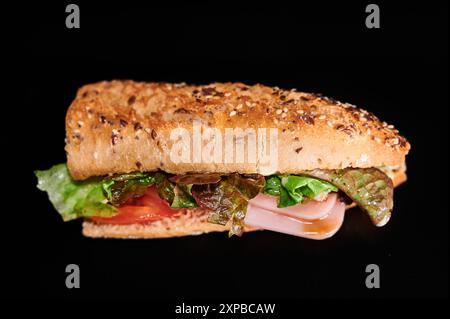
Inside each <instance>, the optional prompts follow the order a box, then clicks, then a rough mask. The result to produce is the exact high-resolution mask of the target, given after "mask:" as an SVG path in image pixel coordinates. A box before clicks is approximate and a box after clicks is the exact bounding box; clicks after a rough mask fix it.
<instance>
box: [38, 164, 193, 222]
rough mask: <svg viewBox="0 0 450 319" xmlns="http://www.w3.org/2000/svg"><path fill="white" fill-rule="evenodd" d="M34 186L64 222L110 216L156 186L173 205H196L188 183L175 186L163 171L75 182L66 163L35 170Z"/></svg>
mask: <svg viewBox="0 0 450 319" xmlns="http://www.w3.org/2000/svg"><path fill="white" fill-rule="evenodd" d="M35 175H36V177H37V178H38V185H37V187H38V188H39V189H40V190H42V191H45V192H47V194H48V196H49V199H50V201H51V203H52V204H53V206H54V207H55V209H56V210H57V211H58V213H59V214H60V215H61V217H62V218H63V220H64V221H69V220H73V219H76V218H83V217H94V216H97V217H112V216H114V215H115V214H117V207H119V206H120V205H123V204H124V203H126V202H127V201H128V200H130V199H132V198H136V197H140V196H142V195H144V193H145V192H146V190H147V189H148V187H150V186H152V185H155V186H156V189H157V191H158V194H159V196H160V197H161V198H163V199H165V200H166V201H167V202H169V204H170V205H171V207H173V208H192V207H197V204H196V203H195V200H194V198H193V197H192V194H191V193H190V189H191V187H192V185H191V186H189V185H188V186H177V185H175V184H174V183H172V182H170V181H169V179H168V178H167V176H166V175H165V174H163V173H160V172H156V173H141V172H138V173H130V174H121V175H115V176H111V177H103V178H102V177H94V178H89V179H87V180H85V181H75V180H73V179H72V177H71V176H70V174H69V171H68V169H67V166H66V164H58V165H55V166H53V167H51V168H50V169H48V170H45V171H35Z"/></svg>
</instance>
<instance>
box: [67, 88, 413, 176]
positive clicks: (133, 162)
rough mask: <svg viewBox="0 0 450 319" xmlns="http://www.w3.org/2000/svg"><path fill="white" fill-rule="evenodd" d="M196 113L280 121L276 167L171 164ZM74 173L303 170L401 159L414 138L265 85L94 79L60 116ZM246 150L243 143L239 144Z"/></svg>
mask: <svg viewBox="0 0 450 319" xmlns="http://www.w3.org/2000/svg"><path fill="white" fill-rule="evenodd" d="M194 120H200V121H201V122H202V124H203V125H205V126H208V127H213V128H218V129H220V131H221V132H223V131H224V129H225V128H236V127H240V128H242V129H246V128H254V129H258V128H277V129H278V141H279V142H278V158H277V159H278V163H277V164H278V165H277V167H276V170H275V171H274V170H273V167H269V168H267V167H264V166H263V165H261V163H259V162H255V163H250V162H248V161H247V157H246V156H245V157H244V158H245V160H246V161H245V162H244V163H231V164H230V163H227V164H225V163H223V162H222V163H212V164H211V163H178V164H177V163H174V162H172V161H171V159H170V155H169V154H170V149H171V147H172V145H173V143H174V141H172V140H171V139H170V132H171V131H172V130H173V129H174V128H180V127H181V128H185V129H187V130H188V131H189V132H192V124H193V121H194ZM66 134H67V135H66V142H67V144H66V151H67V161H68V167H69V170H70V173H71V175H72V177H73V178H74V179H77V180H80V179H85V178H88V177H90V176H94V175H106V174H111V173H126V172H131V171H154V170H158V169H161V170H164V171H166V172H169V173H176V174H182V173H186V172H211V171H215V172H222V173H228V172H239V173H261V174H263V175H268V174H271V173H275V172H279V173H299V172H301V171H303V170H309V169H315V168H319V169H339V168H345V167H379V166H384V165H390V166H399V165H403V164H404V161H405V155H406V154H407V153H408V151H409V148H410V145H409V143H408V142H407V141H406V139H405V138H404V137H402V136H400V135H398V131H397V130H395V129H394V128H393V126H391V125H388V124H387V123H384V122H381V121H379V120H378V119H377V118H376V117H375V116H374V115H373V114H371V113H369V112H367V111H365V110H362V109H359V108H356V107H354V106H353V105H350V104H347V103H340V102H337V101H334V100H332V99H329V98H326V97H322V96H319V95H315V94H309V93H301V92H296V91H295V90H291V91H286V90H281V89H278V88H270V87H267V86H263V85H254V86H247V85H244V84H241V83H214V84H210V85H207V86H189V85H185V84H163V83H138V82H133V81H111V82H100V83H96V84H90V85H86V86H83V87H82V88H81V89H80V90H79V91H78V93H77V96H76V99H75V100H74V101H73V103H72V104H71V106H70V108H69V110H68V112H67V117H66ZM245 153H246V154H247V150H246V151H245Z"/></svg>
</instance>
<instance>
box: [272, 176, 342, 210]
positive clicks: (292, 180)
mask: <svg viewBox="0 0 450 319" xmlns="http://www.w3.org/2000/svg"><path fill="white" fill-rule="evenodd" d="M337 191H338V188H337V187H336V186H334V185H333V184H331V183H328V182H325V181H322V180H319V179H317V178H312V177H308V176H298V175H287V176H283V175H281V176H280V175H273V176H270V177H268V178H267V181H266V186H265V187H264V192H265V193H266V194H269V195H273V196H278V197H279V200H278V205H277V206H278V207H280V208H283V207H288V206H293V205H297V204H300V203H302V202H303V200H304V199H305V198H317V197H318V196H320V195H323V194H327V193H329V192H337Z"/></svg>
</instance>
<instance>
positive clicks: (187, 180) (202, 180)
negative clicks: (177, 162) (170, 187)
mask: <svg viewBox="0 0 450 319" xmlns="http://www.w3.org/2000/svg"><path fill="white" fill-rule="evenodd" d="M169 180H170V181H171V182H173V183H176V184H178V185H193V184H196V185H202V184H215V183H218V182H219V181H220V174H215V173H211V174H186V175H176V176H172V177H171V178H169Z"/></svg>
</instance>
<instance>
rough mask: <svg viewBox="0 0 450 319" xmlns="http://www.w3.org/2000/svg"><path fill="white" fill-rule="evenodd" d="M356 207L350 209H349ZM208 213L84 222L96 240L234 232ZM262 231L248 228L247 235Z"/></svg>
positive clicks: (400, 176)
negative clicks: (150, 220)
mask: <svg viewBox="0 0 450 319" xmlns="http://www.w3.org/2000/svg"><path fill="white" fill-rule="evenodd" d="M392 181H393V184H394V187H397V186H398V185H400V184H401V183H403V182H404V181H406V174H405V173H404V172H398V173H396V175H395V176H394V178H393V179H392ZM354 206H355V204H354V203H353V204H350V205H347V206H346V209H349V208H351V207H354ZM207 219H208V213H207V211H205V210H201V209H195V210H192V209H188V210H187V212H186V214H183V215H180V216H178V217H176V218H164V219H162V220H159V221H156V222H153V223H150V224H130V225H111V224H103V223H96V222H92V221H89V220H85V221H84V222H83V235H84V236H87V237H94V238H127V239H133V238H134V239H137V238H170V237H181V236H192V235H201V234H205V233H211V232H222V231H228V230H229V229H230V226H229V225H225V226H222V225H217V224H212V223H209V222H208V220H207ZM254 230H259V229H256V228H252V227H248V226H245V227H244V232H249V231H254Z"/></svg>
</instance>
